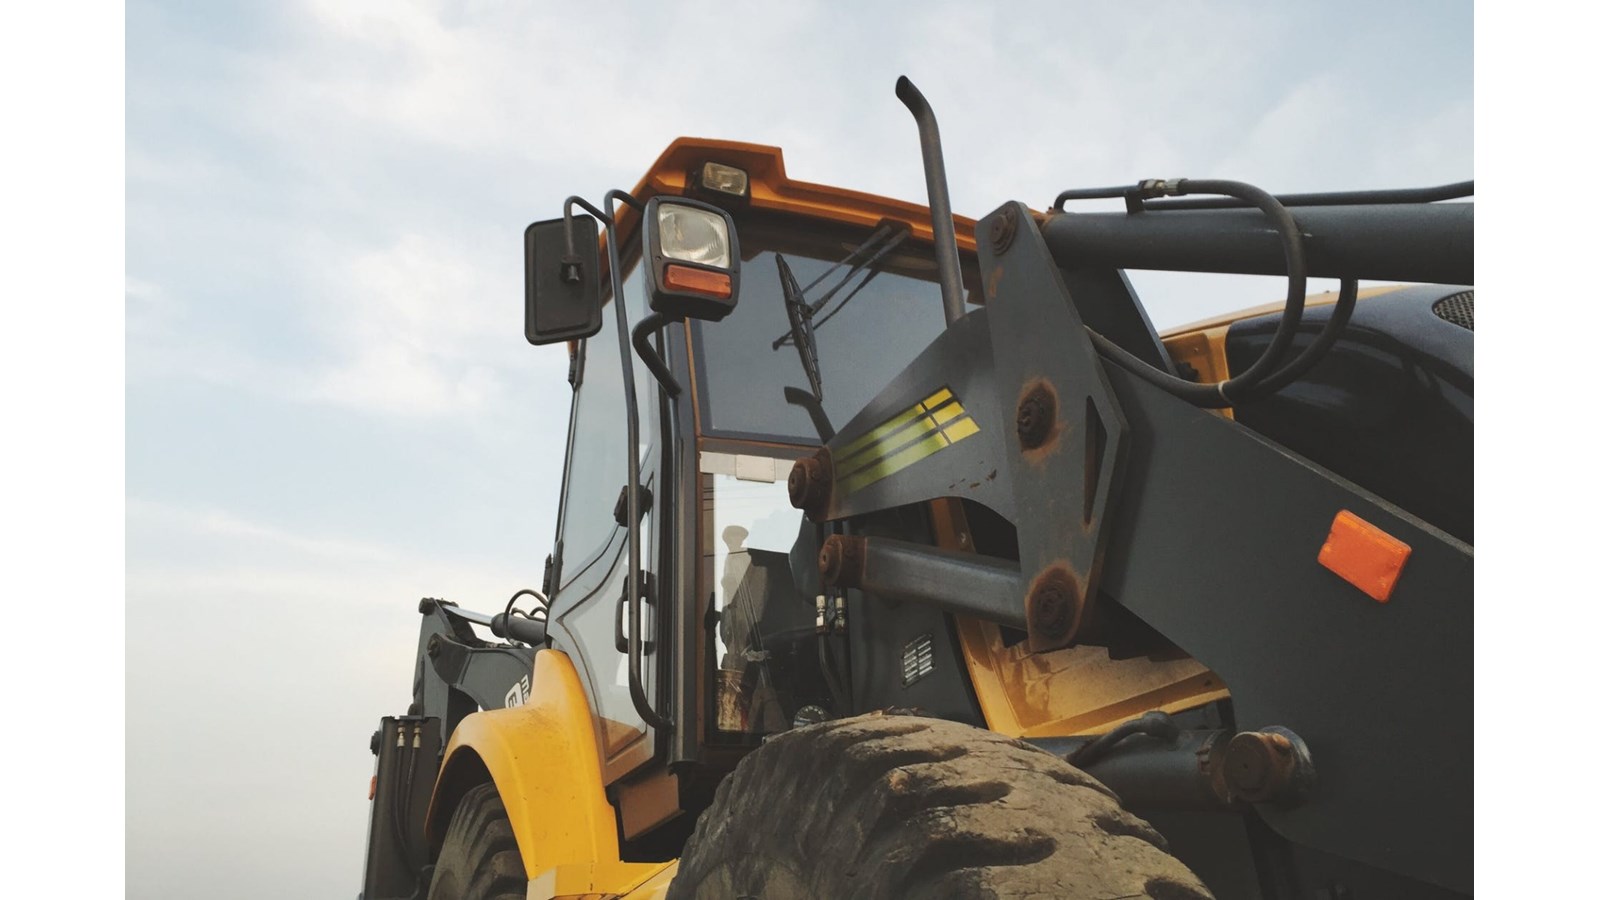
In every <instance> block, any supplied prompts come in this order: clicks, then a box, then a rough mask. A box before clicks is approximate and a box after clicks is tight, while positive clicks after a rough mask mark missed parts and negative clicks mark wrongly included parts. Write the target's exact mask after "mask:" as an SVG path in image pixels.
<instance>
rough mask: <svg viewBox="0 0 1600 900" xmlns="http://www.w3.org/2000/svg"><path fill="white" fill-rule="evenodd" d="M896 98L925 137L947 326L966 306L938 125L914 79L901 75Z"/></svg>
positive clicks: (925, 163) (924, 156)
mask: <svg viewBox="0 0 1600 900" xmlns="http://www.w3.org/2000/svg"><path fill="white" fill-rule="evenodd" d="M894 95H895V96H896V97H899V98H900V102H901V103H904V104H905V105H906V109H909V110H911V115H912V116H914V117H915V118H916V120H917V132H918V134H919V136H920V137H921V138H922V171H923V174H924V175H926V176H927V179H928V212H929V214H930V215H931V216H932V218H933V254H934V258H935V259H937V260H938V261H939V287H940V290H941V291H942V292H943V294H944V321H945V324H946V325H949V324H950V323H952V322H954V321H955V320H957V319H959V318H961V316H962V315H963V314H964V313H965V312H966V306H965V304H963V303H962V299H961V262H960V260H959V259H958V258H957V256H956V226H955V221H954V220H953V219H951V217H950V185H949V183H948V182H946V180H945V177H944V149H943V147H942V145H941V144H940V143H939V123H938V121H937V120H936V119H934V117H933V108H932V107H930V106H929V105H928V98H926V97H924V96H922V92H921V91H919V90H917V86H916V85H914V84H912V83H911V79H909V78H907V77H905V76H904V75H901V76H900V80H899V81H896V82H895V83H894Z"/></svg>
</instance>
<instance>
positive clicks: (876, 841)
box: [667, 715, 1212, 900]
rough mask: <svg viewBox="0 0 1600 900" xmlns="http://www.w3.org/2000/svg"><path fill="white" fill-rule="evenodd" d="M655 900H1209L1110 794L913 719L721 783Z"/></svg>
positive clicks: (892, 720) (805, 742) (840, 732)
mask: <svg viewBox="0 0 1600 900" xmlns="http://www.w3.org/2000/svg"><path fill="white" fill-rule="evenodd" d="M667 896H668V900H678V898H688V897H696V898H712V900H721V898H727V900H736V898H747V897H761V898H766V900H779V898H788V897H810V898H819V900H820V898H827V900H835V898H847V897H894V898H900V897H938V898H946V897H989V898H1000V897H1033V898H1044V897H1085V898H1112V897H1116V898H1139V897H1148V898H1154V900H1211V898H1212V895H1211V892H1210V891H1209V890H1207V889H1206V887H1205V885H1203V884H1201V882H1200V879H1198V878H1196V877H1195V876H1194V873H1192V872H1190V871H1189V870H1188V869H1187V868H1186V867H1185V866H1184V865H1183V864H1182V863H1180V862H1178V861H1177V860H1176V859H1174V858H1173V857H1172V856H1171V855H1169V854H1168V853H1167V845H1166V841H1165V839H1163V838H1162V837H1161V835H1160V834H1158V833H1157V832H1156V831H1155V829H1153V828H1151V827H1150V826H1149V825H1148V824H1146V823H1145V822H1144V821H1143V820H1141V819H1139V818H1137V817H1135V816H1133V815H1131V814H1129V813H1128V812H1126V811H1124V810H1123V809H1122V806H1121V804H1120V802H1119V801H1118V800H1117V798H1116V795H1114V794H1113V793H1112V792H1111V791H1110V790H1109V789H1108V788H1106V787H1105V786H1104V785H1102V784H1101V783H1100V782H1098V781H1096V780H1094V779H1093V778H1091V777H1090V776H1088V775H1086V774H1084V773H1083V772H1081V771H1079V770H1078V769H1075V768H1073V767H1072V766H1069V765H1067V764H1066V763H1064V762H1062V761H1061V760H1059V759H1057V758H1056V757H1054V756H1051V755H1050V754H1049V753H1046V752H1044V751H1043V750H1039V749H1037V748H1035V747H1031V746H1029V745H1027V744H1024V743H1022V742H1020V741H1014V740H1010V739H1009V738H1005V737H1002V736H1000V735H997V734H995V733H993V732H990V731H983V730H981V729H977V728H971V727H969V726H966V725H960V724H957V723H955V722H946V721H942V720H938V719H926V718H918V717H912V716H883V715H873V716H859V717H856V718H853V719H843V720H840V721H836V722H825V723H823V724H820V725H812V726H809V727H806V728H800V729H796V730H794V731H790V732H787V733H785V734H781V735H778V736H777V737H774V738H772V739H771V740H769V741H768V742H767V743H766V744H765V745H763V746H762V747H761V748H760V749H758V750H756V751H755V752H753V753H751V754H750V755H749V756H748V757H746V758H745V759H744V761H743V762H741V763H740V764H739V767H738V768H737V769H735V770H734V772H733V774H732V775H730V776H728V777H727V778H726V779H724V780H723V783H722V784H721V785H720V786H719V787H718V788H717V794H716V797H715V799H714V800H713V801H712V804H711V806H710V808H709V809H707V810H706V811H705V812H704V813H703V814H702V815H701V816H700V820H699V822H698V823H697V824H696V827H695V832H694V835H693V836H692V837H691V838H690V839H689V843H688V845H687V846H686V847H685V848H684V852H683V858H682V859H681V860H680V862H679V864H678V874H677V876H676V877H675V878H674V879H673V881H672V887H671V889H670V891H669V893H668V895H667Z"/></svg>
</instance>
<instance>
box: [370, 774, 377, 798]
mask: <svg viewBox="0 0 1600 900" xmlns="http://www.w3.org/2000/svg"><path fill="white" fill-rule="evenodd" d="M376 796H378V776H376V775H374V776H372V783H371V784H369V785H367V799H368V800H371V799H372V798H373V797H376Z"/></svg>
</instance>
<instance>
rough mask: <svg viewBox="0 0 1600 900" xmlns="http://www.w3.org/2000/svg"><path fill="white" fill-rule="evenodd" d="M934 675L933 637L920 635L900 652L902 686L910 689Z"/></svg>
mask: <svg viewBox="0 0 1600 900" xmlns="http://www.w3.org/2000/svg"><path fill="white" fill-rule="evenodd" d="M932 673H933V635H932V634H931V633H930V634H923V635H918V636H917V637H915V638H913V639H912V640H911V643H909V644H906V645H905V647H904V648H902V649H901V651H900V686H901V687H910V686H912V685H913V684H916V683H917V682H919V681H921V680H922V679H924V678H926V677H927V676H928V675H930V674H932Z"/></svg>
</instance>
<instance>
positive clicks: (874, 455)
mask: <svg viewBox="0 0 1600 900" xmlns="http://www.w3.org/2000/svg"><path fill="white" fill-rule="evenodd" d="M938 430H939V429H938V426H937V425H934V424H933V422H932V420H930V419H929V418H928V417H927V416H922V417H921V418H918V419H915V420H913V421H912V422H910V423H909V424H907V425H906V426H905V427H904V428H901V429H900V430H899V431H896V432H895V433H894V434H891V435H889V436H888V437H886V438H884V439H883V440H881V441H879V442H878V443H876V444H873V445H872V446H871V447H870V448H868V449H867V450H865V451H863V452H861V453H857V454H856V455H855V456H853V457H851V458H849V459H847V460H845V461H844V463H843V464H841V465H840V466H839V468H838V475H837V477H839V478H848V477H850V475H852V474H854V473H855V472H858V471H860V470H862V469H864V468H866V467H868V466H870V465H872V464H873V463H875V462H878V461H879V460H882V459H883V458H885V457H887V456H889V455H890V454H892V453H895V452H896V451H898V450H899V449H900V448H901V447H904V446H905V445H906V444H909V443H911V442H912V441H915V440H918V439H919V438H924V437H927V436H928V435H930V434H932V433H934V432H935V431H938Z"/></svg>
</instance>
